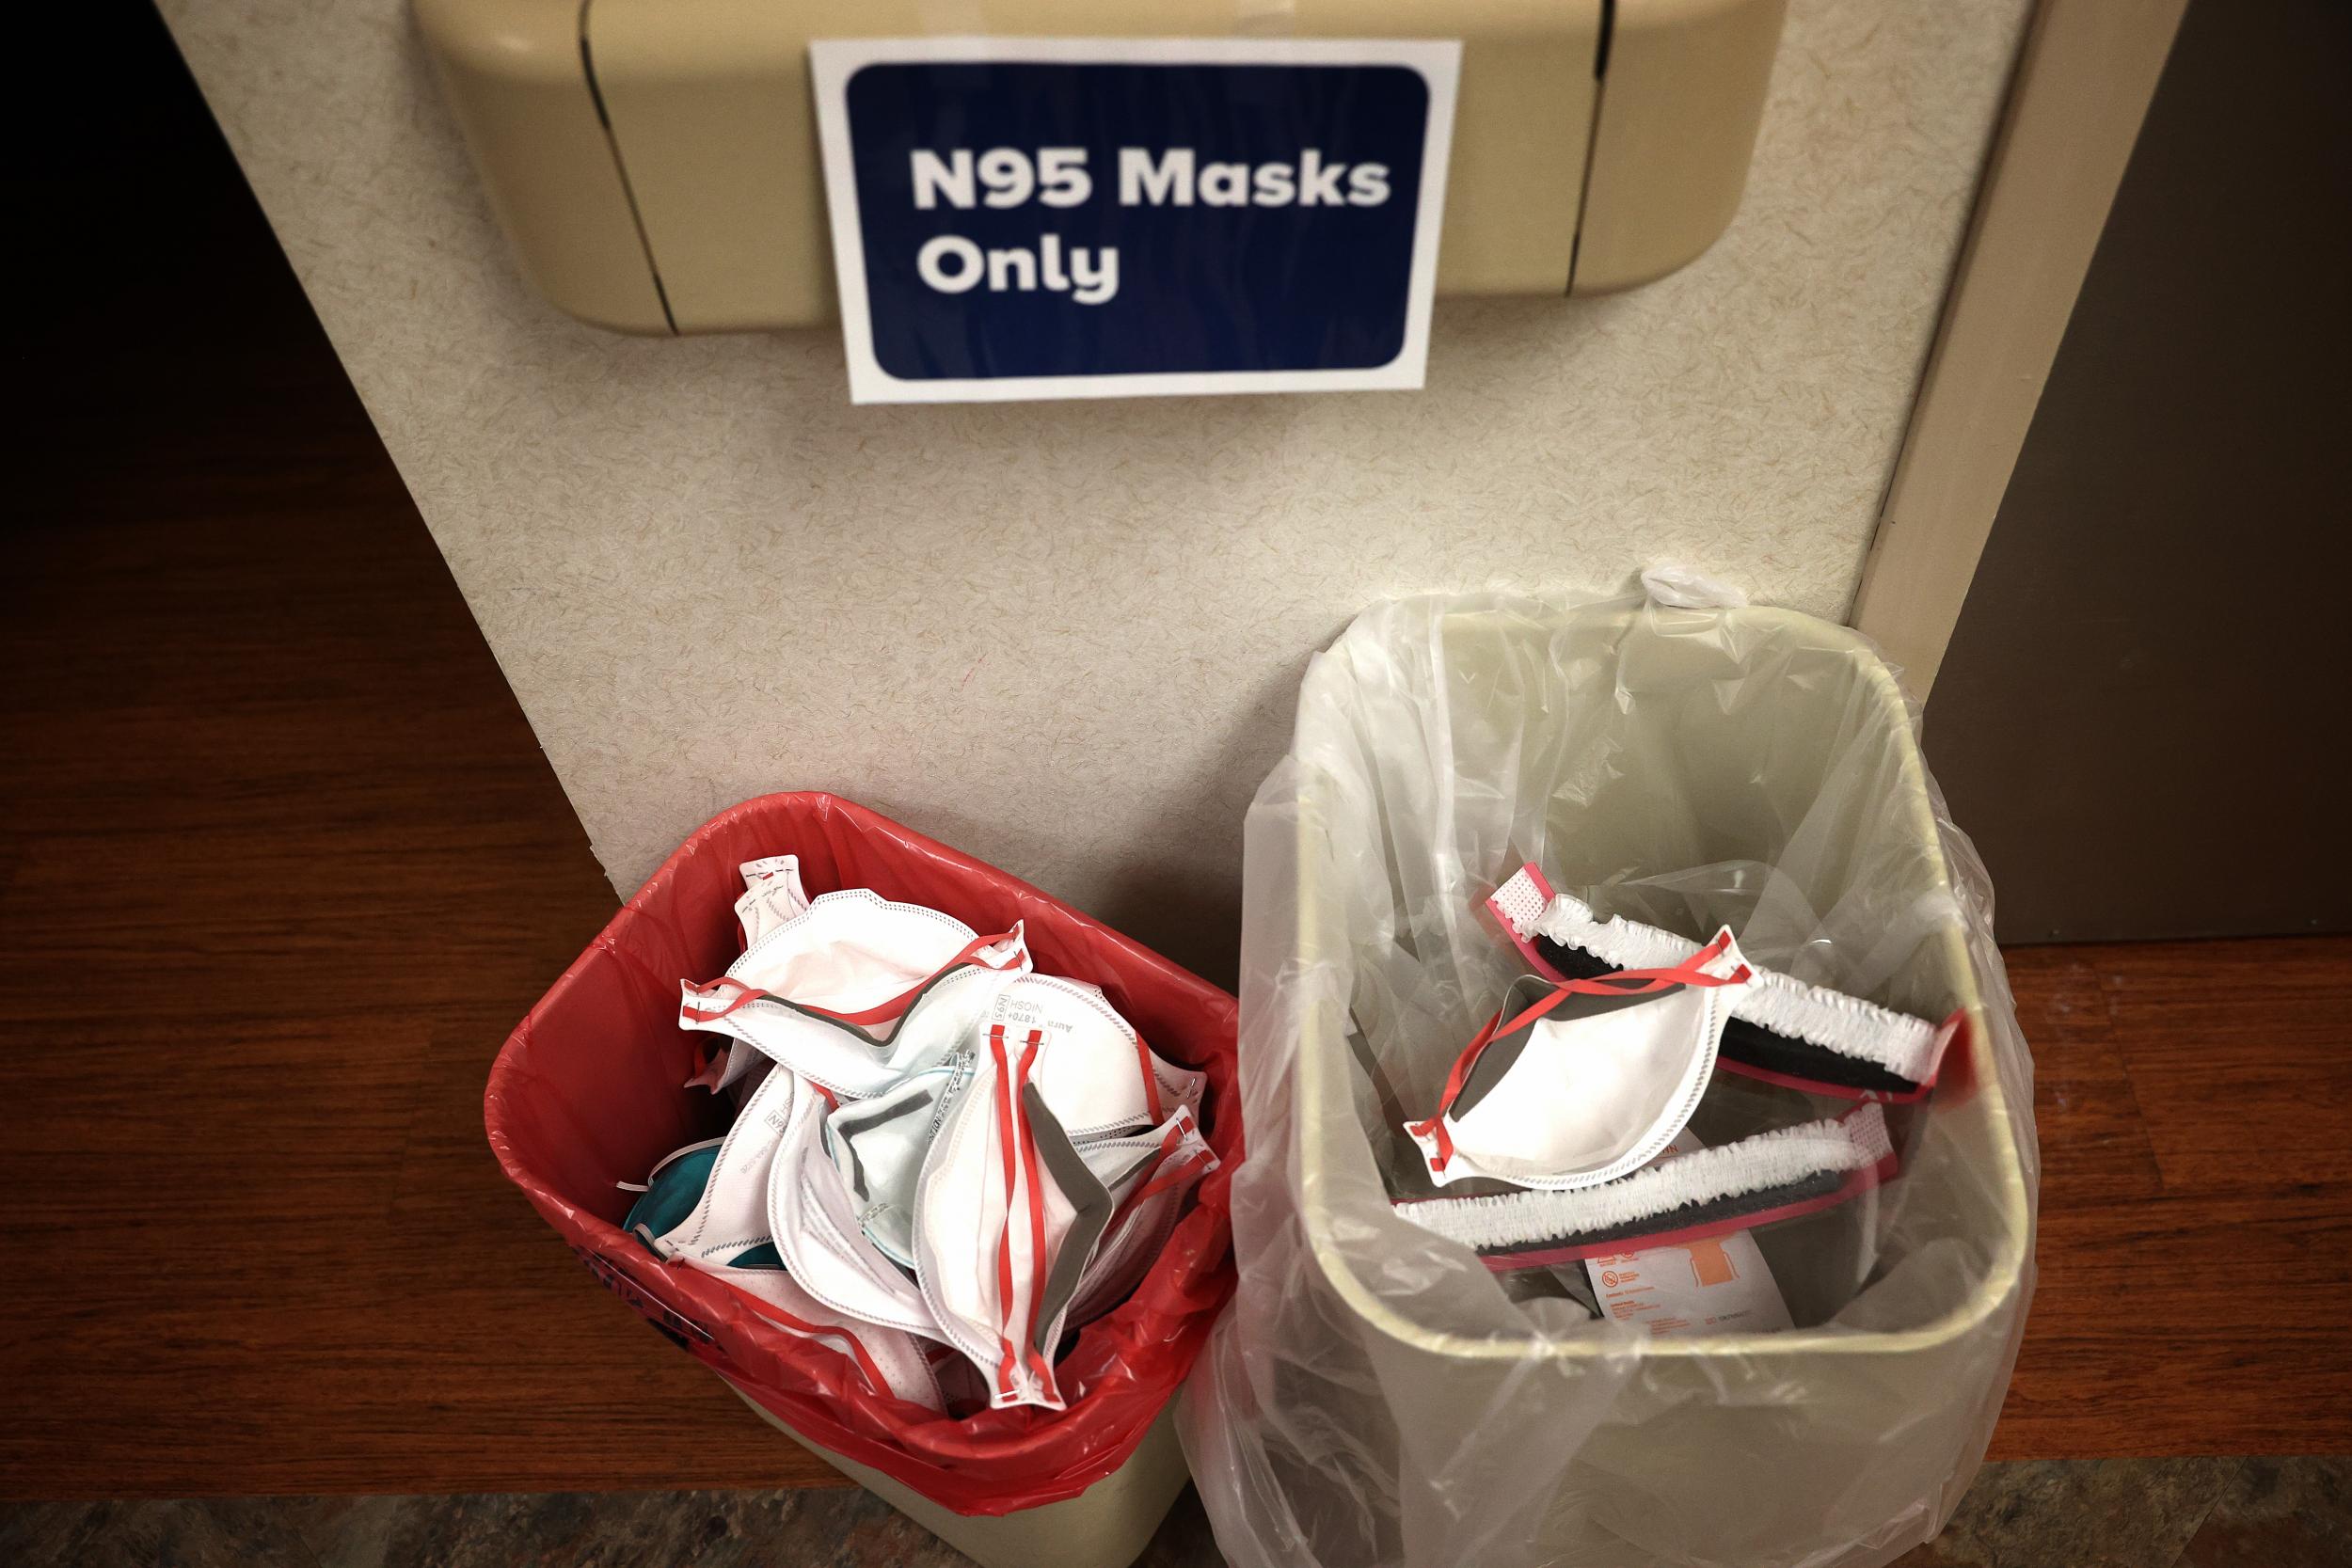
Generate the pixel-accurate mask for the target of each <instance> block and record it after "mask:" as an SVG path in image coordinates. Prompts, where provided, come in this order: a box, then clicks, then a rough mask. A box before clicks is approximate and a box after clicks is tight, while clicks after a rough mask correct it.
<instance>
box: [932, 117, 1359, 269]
mask: <svg viewBox="0 0 2352 1568" xmlns="http://www.w3.org/2000/svg"><path fill="white" fill-rule="evenodd" d="M908 156H909V160H910V163H911V166H912V167H911V172H912V174H913V176H914V205H915V207H916V208H917V209H918V210H920V211H923V212H933V211H937V210H938V209H940V208H941V207H943V206H944V207H947V208H952V209H956V210H959V211H964V212H969V211H971V210H973V209H974V208H975V207H992V208H998V209H1009V208H1016V207H1022V206H1025V205H1027V204H1028V203H1030V202H1036V203H1038V204H1039V205H1041V206H1044V207H1049V208H1057V209H1061V210H1064V211H1067V210H1068V209H1071V208H1073V207H1082V206H1084V205H1086V204H1087V203H1088V202H1089V201H1092V200H1094V199H1096V198H1097V195H1098V184H1097V182H1096V180H1095V177H1094V173H1093V171H1092V170H1091V169H1090V168H1089V166H1088V150H1087V149H1086V148H1083V147H1041V148H1039V149H1038V150H1036V151H1035V152H1028V151H1024V150H1021V149H1019V148H1014V147H992V148H990V149H988V150H985V151H983V152H980V153H977V155H976V154H975V153H974V152H973V151H972V150H971V149H970V148H961V147H960V148H956V149H953V150H949V151H946V152H939V151H935V150H930V149H929V148H917V149H915V150H914V151H913V152H911V153H910V154H909V155H908ZM1100 194H1102V195H1104V196H1105V197H1108V198H1112V199H1115V200H1116V201H1117V202H1118V204H1119V205H1120V206H1121V207H1191V206H1195V205H1199V206H1202V207H1293V206H1296V207H1378V206H1381V205H1383V204H1384V203H1386V202H1387V201H1388V199H1389V167H1388V166H1387V165H1386V164H1374V163H1347V162H1344V161H1340V160H1334V159H1331V158H1329V157H1327V156H1326V154H1325V153H1324V152H1323V151H1322V150H1320V149H1317V148H1308V149H1306V150H1304V151H1302V152H1300V153H1299V155H1298V157H1297V158H1296V159H1295V160H1293V161H1276V162H1272V163H1261V164H1246V163H1228V162H1214V161H1208V160H1204V159H1203V158H1201V156H1200V153H1199V151H1198V150H1196V149H1193V148H1189V147H1170V148H1165V149H1162V150H1156V151H1154V150H1151V149H1149V148H1140V147H1122V148H1120V150H1119V155H1118V158H1117V167H1116V168H1115V170H1114V171H1113V173H1112V176H1111V178H1110V180H1109V181H1108V182H1105V183H1104V185H1103V186H1101V187H1100ZM914 266H915V272H916V274H917V275H918V276H919V277H921V278H922V279H923V281H924V283H925V284H927V285H928V286H929V287H930V288H932V289H934V290H937V291H938V292H939V293H945V294H961V293H970V292H972V291H973V290H975V289H985V290H987V291H988V292H989V293H1035V292H1037V291H1040V290H1043V291H1046V292H1049V293H1066V294H1068V295H1069V296H1070V297H1071V299H1072V300H1073V302H1075V303H1076V304H1079V305H1100V304H1102V303H1103V302H1104V301H1105V300H1108V299H1112V298H1115V297H1117V295H1118V293H1119V247H1118V246H1117V245H1092V246H1089V245H1065V244H1064V243H1063V240H1062V236H1061V235H1059V234H1058V233H1055V232H1052V231H1050V230H1048V231H1046V232H1043V233H1041V234H1040V235H1039V236H1038V240H1037V243H1036V245H1033V246H1031V245H1008V246H995V247H983V246H982V245H979V244H977V242H975V241H973V240H970V239H967V238H965V237H964V236H962V235H961V234H939V235H934V236H933V237H932V238H930V239H929V240H926V241H925V242H924V243H923V245H922V248H921V249H919V250H918V251H916V252H915V258H914Z"/></svg>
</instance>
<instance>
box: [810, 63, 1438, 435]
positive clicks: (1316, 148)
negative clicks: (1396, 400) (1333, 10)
mask: <svg viewBox="0 0 2352 1568" xmlns="http://www.w3.org/2000/svg"><path fill="white" fill-rule="evenodd" d="M812 48H813V51H814V55H815V59H816V82H817V89H818V114H819V119H820V123H821V126H822V130H823V135H824V143H825V155H826V170H825V172H826V182H827V187H828V191H827V194H828V198H829V203H830V206H831V209H832V214H833V224H834V256H835V262H836V266H837V268H838V271H839V274H840V282H841V303H842V323H843V331H844V334H845V342H846V344H847V347H848V353H849V358H850V390H851V394H852V396H853V397H855V398H856V400H857V401H858V402H861V403H869V402H903V401H927V402H928V401H949V400H961V399H1001V398H1012V397H1088V396H1094V397H1101V396H1134V395H1140V394H1151V393H1168V392H1217V391H1274V390H1305V389H1311V388H1349V387H1418V386H1419V385H1421V380H1422V364H1423V361H1424V359H1425V356H1426V352H1427V339H1428V312H1429V302H1430V295H1431V293H1432V289H1433V286H1434V283H1435V274H1436V266H1437V240H1438V213H1439V211H1440V209H1441V206H1442V202H1443V191H1444V171H1445V163H1444V159H1445V148H1446V145H1447V141H1448V136H1449V134H1450V131H1451V121H1452V113H1453V92H1454V64H1455V59H1456V56H1457V55H1458V49H1457V47H1456V46H1455V45H1453V44H1431V43H1403V42H1394V41H1381V42H1363V43H1333V42H1328V41H1318V40H1004V39H993V40H990V39H982V40H921V39H917V40H845V41H826V42H819V43H817V44H815V45H813V46H812Z"/></svg>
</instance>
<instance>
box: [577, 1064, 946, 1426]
mask: <svg viewBox="0 0 2352 1568" xmlns="http://www.w3.org/2000/svg"><path fill="white" fill-rule="evenodd" d="M796 1092H797V1093H798V1094H799V1095H801V1096H804V1097H805V1096H808V1091H807V1090H805V1089H798V1090H796V1087H795V1085H794V1084H793V1082H792V1075H791V1074H790V1073H788V1072H778V1073H772V1074H771V1075H770V1076H769V1078H768V1079H767V1081H766V1082H764V1083H762V1084H761V1085H760V1086H759V1088H758V1090H757V1091H756V1092H755V1093H754V1095H753V1096H752V1098H751V1100H750V1101H749V1102H748V1103H747V1104H746V1105H745V1106H744V1108H743V1112H742V1114H741V1115H740V1116H739V1117H738V1118H737V1119H736V1123H735V1125H734V1127H733V1128H731V1129H730V1130H729V1131H728V1132H727V1135H726V1136H725V1137H723V1138H712V1139H709V1140H707V1141H705V1142H703V1143H697V1144H690V1145H688V1146H687V1147H686V1148H681V1149H679V1150H678V1151H677V1152H676V1153H675V1154H672V1155H671V1156H670V1157H669V1158H668V1159H665V1160H664V1161H662V1162H661V1164H659V1165H657V1166H655V1167H654V1171H653V1174H652V1175H651V1176H650V1177H649V1178H648V1179H647V1180H646V1183H645V1186H644V1196H641V1197H640V1198H638V1200H637V1202H636V1203H635V1204H634V1205H633V1206H632V1207H631V1208H630V1210H629V1212H628V1217H627V1218H626V1219H625V1220H624V1221H623V1222H622V1227H623V1228H624V1229H626V1230H628V1232H629V1233H630V1234H632V1235H634V1236H635V1237H637V1239H638V1240H639V1241H641V1242H643V1243H644V1244H645V1246H646V1248H647V1249H648V1250H650V1251H651V1252H652V1253H653V1254H654V1255H655V1256H656V1257H658V1258H662V1259H671V1260H674V1261H676V1262H681V1263H685V1264H687V1265H688V1266H690V1267H691V1268H694V1269H698V1270H700V1271H701V1272H703V1273H705V1274H707V1275H712V1276H713V1277H714V1278H717V1279H720V1280H722V1281H723V1282H724V1283H726V1284H727V1285H728V1286H730V1287H732V1288H733V1289H735V1290H737V1291H741V1292H742V1293H743V1294H744V1295H746V1296H749V1297H750V1298H751V1299H752V1301H753V1303H754V1307H753V1310H754V1311H755V1312H756V1313H757V1314H758V1315H759V1316H760V1318H761V1319H762V1320H763V1321H765V1322H767V1323H771V1324H772V1325H773V1326H775V1327H777V1328H780V1329H783V1330H784V1331H786V1332H787V1333H789V1334H793V1335H797V1336H800V1337H803V1338H813V1339H817V1340H818V1341H819V1342H821V1343H825V1344H828V1345H831V1346H832V1347H833V1348H834V1350H837V1351H839V1352H841V1353H842V1354H845V1355H847V1356H849V1357H850V1360H851V1361H852V1362H854V1363H855V1364H856V1366H857V1368H858V1370H859V1371H860V1373H861V1374H862V1375H863V1376H864V1377H865V1378H866V1382H867V1383H868V1384H869V1385H870V1386H872V1387H873V1388H874V1390H875V1391H876V1392H878V1393H888V1394H893V1395H895V1396H897V1397H898V1398H899V1399H902V1400H908V1401H911V1402H914V1403H916V1404H920V1405H922V1406H924V1407H925V1408H926V1409H930V1410H938V1409H941V1408H943V1405H942V1402H941V1396H940V1391H939V1384H938V1380H937V1379H936V1378H935V1377H933V1376H932V1374H931V1370H930V1364H929V1360H928V1358H927V1356H926V1354H925V1353H924V1350H923V1347H922V1344H921V1342H920V1341H918V1340H916V1339H915V1338H913V1337H912V1336H910V1335H907V1334H904V1333H900V1332H898V1331H895V1330H892V1329H888V1328H882V1327H878V1326H876V1325H873V1324H870V1323H864V1322H862V1321H860V1320H858V1319H856V1318H854V1317H851V1316H850V1315H848V1314H846V1313H841V1312H838V1311H835V1310H834V1309H833V1308H831V1307H827V1306H826V1305H825V1304H824V1303H822V1302H820V1301H818V1300H817V1299H816V1298H815V1297H813V1296H811V1295H810V1294H809V1293H808V1292H807V1291H803V1290H802V1289H801V1288H800V1286H799V1285H798V1284H797V1283H796V1282H795V1281H794V1280H793V1279H792V1277H791V1276H790V1275H789V1274H788V1273H787V1271H786V1268H785V1264H784V1259H783V1258H782V1256H781V1254H780V1253H779V1251H778V1249H777V1247H776V1245H775V1239H774V1236H773V1234H772V1232H771V1227H770V1225H769V1223H768V1201H767V1199H768V1183H769V1177H770V1172H771V1164H772V1163H773V1160H774V1156H775V1151H776V1146H777V1142H778V1139H779V1138H780V1136H781V1134H782V1132H783V1131H784V1129H785V1127H786V1126H787V1124H788V1123H789V1121H790V1117H791V1111H792V1108H793V1103H794V1099H795V1095H796ZM811 1098H813V1097H811Z"/></svg>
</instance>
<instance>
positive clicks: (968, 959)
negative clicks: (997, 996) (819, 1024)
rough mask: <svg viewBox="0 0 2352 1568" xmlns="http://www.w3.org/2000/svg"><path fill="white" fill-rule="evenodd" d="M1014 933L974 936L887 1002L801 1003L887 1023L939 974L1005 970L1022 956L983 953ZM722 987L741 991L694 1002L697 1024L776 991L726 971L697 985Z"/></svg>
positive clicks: (842, 1017)
mask: <svg viewBox="0 0 2352 1568" xmlns="http://www.w3.org/2000/svg"><path fill="white" fill-rule="evenodd" d="M1013 935H1014V933H1012V932H1010V931H999V932H997V933H996V934H995V935H994V936H988V937H974V938H973V939H972V940H971V942H968V943H966V944H965V946H964V949H963V951H962V952H961V953H958V954H957V955H956V956H955V957H954V958H949V959H948V960H947V961H946V963H944V964H942V965H940V966H939V967H938V968H937V969H935V970H933V971H932V972H931V973H930V974H926V975H925V976H923V978H922V979H920V980H918V981H916V982H915V983H914V985H912V986H909V987H908V988H907V989H906V990H902V991H900V992H899V993H898V995H896V996H894V997H892V998H890V999H889V1000H888V1001H886V1002H878V1003H876V1004H875V1005H874V1006H870V1007H861V1008H859V1009H858V1010H857V1011H855V1012H850V1013H837V1012H834V1010H833V1009H832V1008H830V1007H815V1006H809V1005H808V1004H807V1003H805V1002H803V1003H799V1004H797V1006H799V1007H800V1009H801V1010H802V1011H803V1012H807V1013H815V1014H816V1015H817V1016H818V1017H819V1018H828V1019H831V1020H832V1021H833V1022H835V1023H887V1022H890V1021H891V1020H892V1019H894V1018H897V1017H898V1016H899V1015H900V1014H902V1013H904V1012H905V1011H906V1010H907V1009H908V1008H909V1007H911V1006H914V999H915V998H916V997H918V996H920V995H922V994H923V992H924V991H925V990H928V989H929V988H930V986H932V985H934V984H936V983H937V982H938V980H939V977H940V976H941V975H943V974H952V973H954V972H955V971H956V970H959V969H961V968H962V967H963V966H964V965H966V964H977V965H979V966H980V967H981V968H983V969H1003V968H1006V967H1007V966H1008V965H1009V964H1011V963H1012V962H1014V961H1015V960H1016V959H1017V958H1018V957H1019V955H1018V954H1015V955H1013V956H1011V957H1009V958H1006V959H1004V960H1003V961H1002V962H998V963H990V962H989V961H988V960H987V959H986V958H982V957H981V955H982V954H983V953H984V952H986V951H987V950H988V949H989V948H991V947H995V946H997V945H999V944H1001V943H1005V942H1010V941H1012V940H1013ZM721 986H733V987H734V988H736V990H737V991H738V992H739V994H738V995H737V996H736V997H735V998H734V999H733V1000H732V1001H730V1002H728V1004H727V1005H726V1006H723V1007H721V1008H719V1009H718V1010H717V1011H716V1012H712V1011H708V1010H706V1009H703V1008H698V1007H695V1006H692V1005H691V1004H690V1005H689V1006H687V1007H686V1009H685V1016H686V1017H687V1018H688V1019H689V1020H690V1021H691V1022H695V1023H716V1022H719V1020H721V1019H723V1018H724V1017H726V1016H727V1015H728V1014H729V1013H732V1012H734V1011H735V1010H736V1009H737V1008H739V1007H740V1006H744V1005H745V1004H746V1003H751V1002H757V1001H759V1000H761V999H762V998H764V997H767V996H770V995H771V994H772V993H771V992H769V991H764V990H760V989H759V988H758V987H756V986H753V985H749V984H747V983H745V982H744V981H741V980H739V979H737V978H736V977H735V976H734V975H732V974H723V975H721V976H720V977H719V978H718V979H716V980H712V981H710V982H708V983H707V984H705V985H700V986H696V987H695V988H694V989H695V990H700V991H710V990H718V989H719V988H720V987H721Z"/></svg>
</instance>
